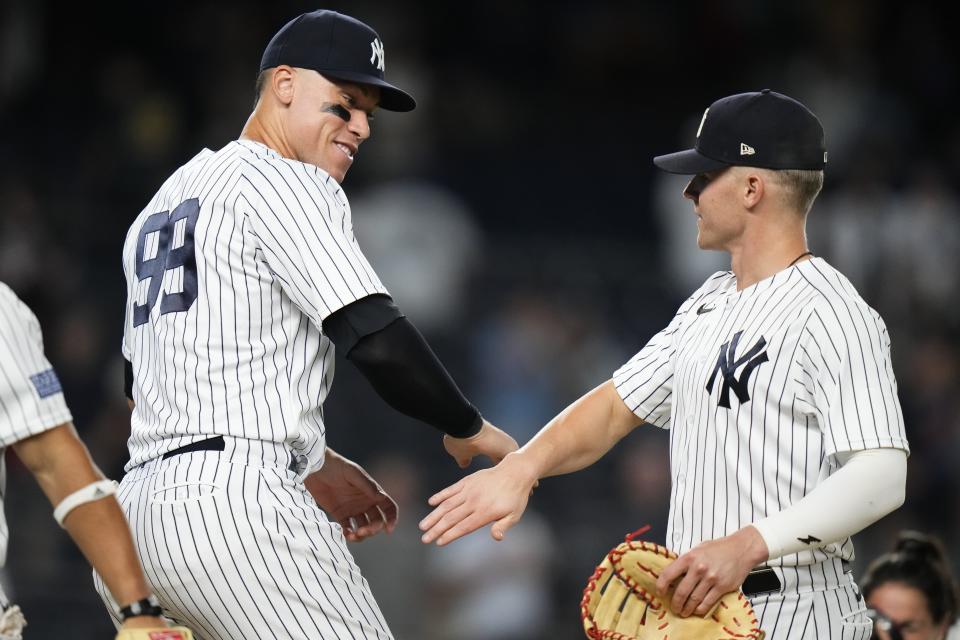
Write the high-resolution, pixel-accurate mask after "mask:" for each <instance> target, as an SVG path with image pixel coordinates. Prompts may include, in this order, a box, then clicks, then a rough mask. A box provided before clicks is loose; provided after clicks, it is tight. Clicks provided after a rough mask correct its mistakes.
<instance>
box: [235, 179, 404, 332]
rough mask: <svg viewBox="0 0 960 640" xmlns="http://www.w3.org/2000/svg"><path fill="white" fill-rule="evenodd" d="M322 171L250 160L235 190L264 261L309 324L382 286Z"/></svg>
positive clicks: (347, 212) (343, 204)
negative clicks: (238, 189) (238, 191)
mask: <svg viewBox="0 0 960 640" xmlns="http://www.w3.org/2000/svg"><path fill="white" fill-rule="evenodd" d="M323 175H324V174H322V173H320V172H315V171H313V170H312V169H311V168H310V167H309V165H301V164H299V163H282V162H259V163H250V164H249V165H248V168H247V170H245V171H244V178H245V186H244V189H243V197H244V199H245V200H246V201H247V202H246V204H247V205H248V207H247V209H246V215H247V218H248V220H249V222H250V227H251V231H252V233H253V234H254V235H255V236H256V240H257V242H258V246H259V247H260V249H261V250H262V251H263V256H264V260H265V261H266V263H267V265H268V266H269V268H270V270H271V272H272V273H273V274H274V276H275V277H276V278H277V280H278V281H279V283H280V286H281V287H282V288H283V290H284V292H285V293H286V294H287V295H288V296H290V298H291V300H293V301H294V303H295V304H296V305H297V306H298V307H300V309H302V310H303V312H304V313H306V314H307V315H308V316H310V318H311V319H312V320H313V321H314V323H316V325H317V326H320V324H321V323H322V322H323V320H324V319H325V318H326V317H327V316H328V315H330V314H331V313H333V312H334V311H336V310H338V309H340V308H342V307H344V306H346V305H348V304H350V303H351V302H354V301H356V300H359V299H360V298H364V297H366V296H368V295H371V294H375V293H387V290H386V288H384V286H383V284H382V283H381V282H380V278H378V277H377V274H376V273H374V271H373V268H372V267H371V266H370V264H369V262H367V259H366V257H365V256H364V255H363V252H361V251H360V247H359V246H358V244H357V241H356V238H355V237H354V234H353V223H352V221H351V219H350V210H349V205H348V204H347V203H346V199H345V198H343V195H342V192H340V190H339V186H337V185H336V182H334V181H333V180H332V179H329V181H327V180H325V179H324V177H322V176H323ZM331 183H332V184H331Z"/></svg>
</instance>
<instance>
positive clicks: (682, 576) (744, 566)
mask: <svg viewBox="0 0 960 640" xmlns="http://www.w3.org/2000/svg"><path fill="white" fill-rule="evenodd" d="M768 557H769V551H768V550H767V545H766V543H765V542H764V540H763V537H762V536H761V535H760V532H759V531H757V530H756V529H755V528H754V527H752V526H749V525H748V526H746V527H743V528H742V529H740V530H739V531H737V532H736V533H732V534H730V535H729V536H725V537H723V538H717V539H716V540H708V541H707V542H703V543H701V544H699V545H697V546H696V547H694V548H693V549H691V550H690V551H688V552H686V553H685V554H683V555H682V556H680V557H679V558H677V559H676V560H675V561H674V562H673V563H671V564H670V565H669V566H668V567H667V568H665V569H664V570H663V572H662V573H661V574H660V577H659V578H658V579H657V592H658V593H659V594H660V596H661V597H663V598H666V597H667V596H668V592H669V591H671V590H672V591H673V598H672V599H671V604H670V608H671V609H673V611H675V612H676V613H677V615H680V616H682V617H687V616H690V615H694V614H695V615H698V616H704V615H706V614H707V613H709V612H710V610H711V609H713V607H714V605H715V604H717V601H718V600H719V599H720V598H721V597H722V596H723V594H725V593H728V592H730V591H734V590H736V589H739V588H740V585H742V584H743V581H744V580H745V579H746V577H747V574H748V573H749V572H750V570H751V569H753V568H754V567H755V566H757V565H758V564H760V563H762V562H766V560H767V559H768Z"/></svg>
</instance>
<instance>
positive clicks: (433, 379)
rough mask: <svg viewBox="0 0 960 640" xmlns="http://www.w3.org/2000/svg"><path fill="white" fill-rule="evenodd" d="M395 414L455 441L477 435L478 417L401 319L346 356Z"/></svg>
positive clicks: (360, 342) (361, 341)
mask: <svg viewBox="0 0 960 640" xmlns="http://www.w3.org/2000/svg"><path fill="white" fill-rule="evenodd" d="M347 359H348V360H350V361H351V362H353V363H354V364H355V365H356V366H357V368H358V369H360V371H361V373H363V375H364V376H365V377H366V378H367V380H369V381H370V384H371V385H373V388H374V389H375V390H376V392H377V393H378V394H379V395H380V397H381V398H383V399H384V400H385V401H386V402H387V404H389V405H390V406H391V407H393V408H394V409H396V410H397V411H399V412H401V413H403V414H405V415H408V416H410V417H412V418H417V419H418V420H423V421H424V422H426V423H427V424H429V425H431V426H434V427H436V428H437V429H440V430H441V431H443V432H444V433H446V434H448V435H451V436H453V437H455V438H467V437H469V436H472V435H476V434H477V433H478V432H479V431H480V427H481V425H482V424H483V418H482V417H481V416H480V412H479V411H478V410H477V408H476V407H474V406H473V405H472V404H470V402H469V401H468V400H467V399H466V397H464V395H463V393H462V392H461V391H460V389H459V387H457V384H456V383H455V382H454V381H453V378H451V377H450V374H449V373H447V370H446V369H445V368H444V367H443V365H442V364H441V363H440V360H439V359H438V358H437V356H436V355H435V354H434V353H433V351H432V350H431V349H430V345H428V344H427V342H426V340H424V339H423V336H422V335H420V332H419V331H417V329H416V327H414V326H413V325H412V324H410V321H409V320H407V319H406V318H404V317H400V318H397V319H395V320H394V321H393V322H391V323H390V324H389V325H387V326H386V327H385V328H383V329H381V330H380V331H377V332H375V333H371V334H369V335H367V336H364V337H362V338H360V339H359V340H358V341H357V342H356V344H355V345H354V347H353V349H351V350H350V352H349V354H348V355H347Z"/></svg>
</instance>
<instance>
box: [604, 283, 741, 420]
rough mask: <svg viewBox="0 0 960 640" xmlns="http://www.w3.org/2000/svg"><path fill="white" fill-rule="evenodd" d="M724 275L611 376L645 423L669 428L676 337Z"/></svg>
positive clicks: (684, 306)
mask: <svg viewBox="0 0 960 640" xmlns="http://www.w3.org/2000/svg"><path fill="white" fill-rule="evenodd" d="M725 275H726V274H724V273H716V274H714V275H713V276H711V277H710V278H708V279H707V281H706V282H705V283H704V284H703V286H701V287H700V288H699V289H697V291H696V292H694V294H693V295H692V296H690V297H689V298H687V300H686V302H684V303H683V304H682V305H680V309H678V310H677V313H676V315H674V316H673V320H671V321H670V324H668V325H667V326H666V328H665V329H663V330H662V331H660V332H659V333H658V334H656V335H655V336H653V338H651V339H650V341H649V342H648V343H647V344H646V346H645V347H644V348H643V349H641V350H640V352H639V353H638V354H637V355H635V356H633V358H631V359H630V360H629V361H628V362H627V363H626V364H625V365H623V366H622V367H620V368H619V369H617V370H616V372H614V374H613V383H614V385H615V386H616V388H617V392H618V393H619V394H620V397H621V398H623V402H624V404H626V405H627V407H629V408H630V410H631V411H633V413H634V414H635V415H636V416H637V417H638V418H640V419H641V420H643V421H644V422H646V423H648V424H653V425H656V426H658V427H661V428H663V429H669V428H670V411H671V405H672V403H673V368H674V355H675V354H676V342H675V340H676V334H677V332H678V331H679V330H680V328H681V327H682V326H683V321H684V319H685V318H686V315H687V313H688V312H689V311H690V309H691V308H692V307H693V306H694V304H697V303H699V302H700V301H701V300H703V299H704V296H705V294H706V293H708V292H710V291H712V290H714V289H715V288H716V286H717V284H718V283H719V281H720V280H721V279H722V278H723V277H724V276H725Z"/></svg>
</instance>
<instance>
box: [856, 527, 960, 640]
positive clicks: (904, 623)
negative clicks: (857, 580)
mask: <svg viewBox="0 0 960 640" xmlns="http://www.w3.org/2000/svg"><path fill="white" fill-rule="evenodd" d="M862 585H863V596H864V599H865V600H866V602H867V606H869V607H870V608H872V609H873V610H874V611H875V612H876V614H877V623H876V628H877V637H878V638H880V640H944V639H945V638H950V640H953V639H954V638H956V637H960V630H958V629H956V628H955V629H953V630H952V631H951V627H952V626H953V625H954V624H955V623H956V621H957V604H958V593H957V582H956V579H955V578H954V576H953V573H952V572H951V570H950V567H949V564H948V561H947V557H946V553H945V552H944V550H943V547H942V545H941V544H940V541H939V540H937V539H936V538H934V537H931V536H927V535H924V534H922V533H918V532H916V531H903V532H901V533H900V536H899V538H898V540H897V542H896V544H895V545H894V548H893V551H891V552H889V553H886V554H884V555H882V556H880V557H879V558H877V559H876V560H874V561H873V562H872V563H870V566H869V567H868V568H867V572H866V574H865V575H864V577H863V580H862ZM948 632H949V635H948Z"/></svg>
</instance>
